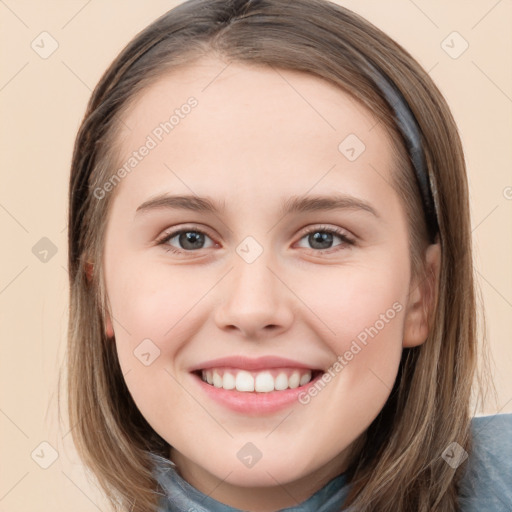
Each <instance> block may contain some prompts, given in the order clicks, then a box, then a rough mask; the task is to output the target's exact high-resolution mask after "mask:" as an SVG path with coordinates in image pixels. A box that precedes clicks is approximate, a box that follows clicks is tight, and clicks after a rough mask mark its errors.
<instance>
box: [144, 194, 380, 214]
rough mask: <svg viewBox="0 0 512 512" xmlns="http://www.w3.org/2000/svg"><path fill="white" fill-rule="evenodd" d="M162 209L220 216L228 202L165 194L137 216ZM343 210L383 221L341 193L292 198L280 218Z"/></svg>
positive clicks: (372, 210)
mask: <svg viewBox="0 0 512 512" xmlns="http://www.w3.org/2000/svg"><path fill="white" fill-rule="evenodd" d="M161 209H177V210H191V211H202V212H210V213H215V214H218V213H223V212H224V211H225V202H224V201H223V202H222V203H218V202H216V201H215V200H213V199H211V198H209V197H199V196H195V195H183V196H176V195H174V196H173V195H168V194H161V195H158V196H156V197H153V198H151V199H148V200H147V201H145V202H144V203H142V204H141V205H140V206H139V207H138V208H137V210H136V213H139V212H148V211H151V210H161ZM341 209H343V210H361V211H366V212H369V213H371V214H372V215H374V216H375V217H377V218H380V215H379V214H378V212H377V211H376V210H375V208H374V207H373V206H371V205H370V204H369V203H367V202H365V201H363V200H362V199H359V198H357V197H354V196H351V195H340V194H337V195H329V196H323V195H317V196H291V197H290V198H288V199H287V200H286V201H285V202H284V203H283V205H282V207H281V209H280V211H279V213H278V215H279V216H284V215H287V214H290V213H304V212H312V211H328V210H341Z"/></svg>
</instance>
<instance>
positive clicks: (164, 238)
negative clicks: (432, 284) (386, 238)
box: [156, 226, 355, 254]
mask: <svg viewBox="0 0 512 512" xmlns="http://www.w3.org/2000/svg"><path fill="white" fill-rule="evenodd" d="M187 232H192V233H200V234H202V235H206V236H207V237H208V238H211V237H210V236H209V235H208V233H205V232H204V231H201V230H200V229H194V228H185V229H179V230H176V231H172V232H171V233H166V234H164V235H163V236H162V237H161V238H159V239H158V240H157V241H156V244H157V245H164V244H166V243H167V242H168V241H169V240H172V239H173V238H174V237H175V236H176V235H179V234H181V233H187ZM317 232H321V233H330V234H333V235H336V236H338V237H339V238H340V239H341V241H342V243H341V244H339V245H337V246H335V247H331V248H330V249H309V250H310V251H313V252H315V253H320V254H325V253H328V254H329V253H331V252H337V251H339V250H343V249H346V248H347V247H350V246H353V245H355V241H354V240H352V239H351V238H350V237H348V236H347V235H346V234H345V233H344V232H343V231H341V230H340V229H338V228H330V227H327V226H315V227H312V228H308V229H307V230H306V231H305V232H303V233H302V236H301V237H300V238H299V241H300V240H302V239H303V238H304V237H306V236H308V235H309V234H311V233H317ZM165 250H166V251H167V252H172V253H175V254H183V253H192V252H198V251H200V250H201V249H198V250H184V249H181V250H180V249H176V248H175V247H173V246H172V245H169V246H168V247H167V248H166V249H165Z"/></svg>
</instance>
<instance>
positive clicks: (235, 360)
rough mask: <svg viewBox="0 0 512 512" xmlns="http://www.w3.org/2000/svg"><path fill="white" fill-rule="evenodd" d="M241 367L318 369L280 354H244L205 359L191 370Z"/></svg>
mask: <svg viewBox="0 0 512 512" xmlns="http://www.w3.org/2000/svg"><path fill="white" fill-rule="evenodd" d="M221 367H230V368H239V369H241V370H255V371H256V370H268V369H271V368H305V369H308V370H316V369H318V368H315V367H314V366H311V365H310V364H305V363H301V362H299V361H294V360H293V359H286V358H283V357H278V356H262V357H258V358H255V359H253V358H249V357H244V356H228V357H220V358H218V359H212V360H210V361H204V362H203V363H199V364H197V365H195V366H193V367H192V368H190V371H191V372H195V371H197V370H206V369H208V368H221Z"/></svg>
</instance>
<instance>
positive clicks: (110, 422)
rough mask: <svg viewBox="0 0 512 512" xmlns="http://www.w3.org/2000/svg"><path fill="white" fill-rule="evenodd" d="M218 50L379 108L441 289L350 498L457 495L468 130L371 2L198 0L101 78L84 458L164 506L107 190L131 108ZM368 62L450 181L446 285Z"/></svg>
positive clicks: (78, 267)
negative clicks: (121, 320)
mask: <svg viewBox="0 0 512 512" xmlns="http://www.w3.org/2000/svg"><path fill="white" fill-rule="evenodd" d="M206 56H215V57H217V58H219V59H223V60H224V61H225V62H229V63H231V62H236V63H241V64H244V65H247V66H264V65H268V66H271V67H273V68H275V69H283V70H297V71H302V72H305V73H309V74H310V75H314V76H316V77H319V78H322V79H324V80H327V81H328V82H330V83H332V84H335V85H336V86H337V87H339V88H340V90H342V91H344V92H345V93H347V94H349V95H350V96H351V97H352V98H353V99H354V100H356V101H357V102H359V104H361V105H363V106H364V107H366V108H367V109H368V110H369V111H371V112H372V113H373V114H374V116H375V117H376V119H377V120H378V121H379V122H380V123H382V126H383V127H384V129H385V131H386V133H387V134H388V135H389V140H390V143H391V151H392V152H393V156H394V162H395V167H394V169H393V173H392V185H393V187H394V188H395V189H396V191H397V193H398V195H399V197H400V198H401V201H402V205H403V209H404V212H405V215H406V216H407V221H408V232H409V248H410V261H411V276H414V277H418V278H419V280H418V283H419V285H418V286H426V289H427V290H428V293H429V296H430V297H432V298H434V300H433V303H432V304H433V306H432V308H431V309H430V310H429V312H428V314H429V334H428V338H427V340H426V341H425V342H424V343H423V344H421V345H419V346H417V347H414V348H405V349H404V350H403V354H402V358H401V361H400V366H399V370H398V375H397V378H396V382H395V385H394V388H393V390H392V392H391V394H390V396H389V399H388V401H387V402H386V404H385V406H384V407H383V409H382V410H381V411H380V413H379V415H378V416H377V418H376V419H375V420H374V421H373V422H372V424H371V425H370V426H369V427H368V429H367V430H366V432H365V433H364V434H363V435H362V436H361V437H360V438H359V439H358V440H357V441H356V442H355V443H354V445H353V452H352V457H351V459H350V461H349V462H350V464H349V469H348V471H347V474H348V475H349V478H350V482H351V488H350V493H349V496H348V497H347V500H346V502H345V503H344V504H343V505H344V507H346V506H348V505H352V506H354V509H355V510H361V511H379V512H391V511H393V512H407V511H410V510H416V511H419V512H427V511H428V512H431V511H433V510H436V511H452V510H457V509H458V507H457V491H458V483H459V480H460V477H461V470H462V469H463V468H464V466H461V467H460V468H458V469H457V470H454V469H452V468H451V467H450V466H449V465H448V464H446V463H445V462H444V460H443V459H442V458H441V454H442V452H443V451H444V450H445V448H446V447H447V446H448V444H449V443H450V442H452V441H454V440H456V441H457V442H458V443H459V444H460V445H461V446H463V447H464V448H465V449H466V451H470V450H471V431H470V422H471V416H472V414H471V400H472V392H473V381H474V376H475V371H476V360H477V358H476V356H477V327H478V325H477V307H476V291H475V290H476V288H475V282H474V275H473V264H472V239H471V226H470V216H469V199H468V185H467V176H466V169H465V163H464V155H463V149H462V145H461V141H460V138H459V135H458V131H457V127H456V125H455V122H454V119H453V117H452V115H451V113H450V110H449V108H448V106H447V104H446V101H445V100H444V98H443V96H442V94H441V93H440V91H439V90H438V88H437V87H436V85H435V84H434V83H433V81H432V80H431V78H430V77H429V75H428V74H427V72H425V70H424V69H423V68H422V67H421V66H420V65H419V64H418V63H417V62H416V61H415V60H414V58H413V57H412V56H411V55H410V54H409V53H408V52H407V51H406V50H405V49H404V48H402V47H401V46H400V45H399V44H398V43H396V42H395V41H393V40H392V39H391V38H390V37H388V36H387V35H386V34H384V33H383V32H382V31H380V30H379V29H378V28H376V27H375V26H373V25H372V24H371V23H369V22H368V21H366V20H365V19H363V18H362V17H360V16H358V15H357V14H355V13H353V12H351V11H349V10H348V9H346V8H343V7H341V6H339V5H337V4H334V3H330V2H328V1H326V0H294V1H293V2H289V1H285V0H253V1H250V0H230V1H226V0H189V1H186V2H184V3H182V4H180V5H178V6H177V7H175V8H174V9H172V10H170V11H168V12H167V13H165V14H164V15H163V16H161V17H159V18H158V19H157V20H156V21H154V22H153V23H152V24H151V25H149V26H148V27H146V28H145V29H144V30H142V31H141V32H140V33H139V34H137V35H136V36H135V37H134V38H133V39H132V40H131V42H129V43H128V45H127V46H126V47H125V48H124V49H123V50H122V51H121V53H120V54H119V55H118V56H117V57H116V58H115V60H114V61H113V62H112V63H111V65H110V66H109V68H108V69H107V70H106V71H105V73H104V74H103V76H102V77H101V79H100V81H99V83H98V84H97V86H96V88H95V90H94V91H93V93H92V96H91V98H90V100H89V103H88V106H87V109H86V112H85V115H84V119H83V121H82V123H81V126H80V128H79V131H78V134H77V137H76V141H75V145H74V152H73V157H72V163H71V175H70V184H69V219H68V230H69V231H68V242H69V255H68V256H69V265H68V270H69V280H70V301H69V308H70V309H69V326H68V348H67V371H68V376H67V391H68V403H67V405H68V411H69V412H68V414H69V421H70V425H73V429H72V435H73V441H74V444H75V446H76V448H77V450H78V453H79V455H80V457H81V458H82V460H83V462H84V464H85V466H86V468H87V469H89V470H91V471H92V472H93V473H94V475H95V477H96V478H97V479H98V481H99V482H100V484H101V487H102V489H103V491H104V492H105V494H106V496H107V497H108V499H109V502H110V503H111V505H112V507H114V508H115V510H133V511H135V512H147V511H154V510H156V509H157V500H158V498H159V493H158V484H157V481H156V480H155V477H154V474H153V472H152V468H153V461H152V459H151V457H150V455H149V454H151V453H153V454H157V455H160V456H163V457H168V456H169V449H170V445H169V443H167V441H166V440H165V439H163V438H162V437H160V436H159V435H158V434H157V433H156V432H155V431H154V430H153V429H152V427H151V426H150V425H149V424H148V422H147V421H146V420H145V418H144V417H143V416H142V414H141V413H140V411H139V410H138V408H137V406H136V405H135V403H134V401H133V399H132V397H131V395H130V393H129V391H128V388H127V387H126V384H125V381H124V378H123V374H122V371H121V368H120V365H119V362H118V358H117V353H116V349H115V343H114V342H113V341H112V339H108V338H107V336H106V333H105V315H104V313H105V311H109V305H108V298H107V295H106V293H105V287H104V278H103V269H102V265H101V263H102V254H103V247H104V236H105V231H106V229H105V228H106V225H107V222H108V218H109V215H108V214H109V205H110V203H111V201H112V200H113V198H114V197H115V192H116V191H114V192H112V193H109V194H107V195H106V196H105V197H104V198H103V199H102V200H101V201H100V200H98V199H97V198H96V197H94V194H93V191H94V190H95V188H96V187H98V186H101V185H102V184H104V183H105V182H106V181H107V180H108V178H109V176H111V175H112V171H113V169H115V168H116V166H117V165H119V158H120V154H119V140H118V135H119V130H120V129H121V128H122V125H123V121H122V115H123V113H126V112H127V110H128V108H129V107H130V105H132V104H133V102H134V101H135V100H136V99H137V98H138V97H139V96H140V95H141V94H143V93H144V90H145V89H146V88H147V87H148V86H150V85H151V84H154V83H155V82H156V81H157V80H159V79H160V78H161V77H162V76H163V75H164V74H166V73H171V72H173V71H175V70H177V69H178V68H179V67H180V66H192V65H193V63H194V62H195V61H196V60H197V59H200V58H203V57H206ZM366 62H371V63H372V64H373V65H374V66H375V67H376V68H378V69H379V70H380V71H381V72H382V73H383V74H384V75H386V76H387V77H389V79H390V80H391V81H392V82H393V83H394V84H395V85H396V87H397V89H398V90H399V91H400V92H401V94H402V95H403V97H404V98H405V100H406V102H407V103H408V105H409V107H410V109H411V111H412V113H413V114H414V116H415V118H416V120H417V123H418V126H419V131H420V134H421V139H422V146H423V150H424V154H425V159H426V164H427V168H428V173H429V175H430V178H431V180H433V181H434V182H435V184H436V190H437V192H436V194H437V197H436V200H437V203H438V212H437V215H438V219H437V220H438V225H439V232H438V243H439V244H440V245H441V250H442V251H441V252H442V257H441V265H440V270H439V284H438V285H437V284H436V281H435V279H434V277H433V274H432V273H429V272H427V270H426V265H425V259H424V255H425V249H426V247H427V246H428V244H429V241H428V234H427V227H426V221H425V215H424V211H423V208H422V200H421V195H420V193H419V189H418V184H417V182H416V178H415V175H414V172H413V169H412V167H411V159H410V157H409V154H408V152H407V150H406V147H405V145H404V139H403V137H402V136H401V134H400V132H399V130H398V129H397V124H396V121H395V119H394V116H393V113H392V110H391V108H390V105H389V104H388V103H387V102H386V100H385V98H384V96H383V94H382V92H381V91H380V90H379V88H378V87H377V86H376V85H375V83H374V82H373V81H372V80H371V79H370V78H369V76H368V75H367V73H366V72H363V70H364V69H366V64H365V63H366ZM91 262H92V263H93V264H94V272H93V274H92V276H90V279H88V276H87V272H88V271H87V265H88V263H91ZM483 338H485V336H484V337H483ZM341 509H342V504H340V510H341Z"/></svg>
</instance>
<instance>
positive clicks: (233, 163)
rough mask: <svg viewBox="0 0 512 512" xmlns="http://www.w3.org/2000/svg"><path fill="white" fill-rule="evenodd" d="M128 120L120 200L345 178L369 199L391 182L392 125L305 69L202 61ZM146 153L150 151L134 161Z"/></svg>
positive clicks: (300, 190) (301, 189)
mask: <svg viewBox="0 0 512 512" xmlns="http://www.w3.org/2000/svg"><path fill="white" fill-rule="evenodd" d="M122 118H123V122H124V124H125V125H126V127H123V128H122V130H121V134H120V136H119V140H118V142H119V143H120V160H119V162H118V164H119V167H121V166H123V165H124V166H125V168H126V169H127V170H128V171H129V172H128V173H126V174H128V176H127V177H126V178H124V179H123V180H122V182H121V183H120V185H118V186H117V188H118V190H116V193H118V194H119V193H120V191H121V190H122V189H126V191H127V193H129V194H130V195H132V196H133V197H135V196H136V197H138V198H141V197H146V196H147V195H148V194H155V193H161V192H165V191H168V190H169V189H170V188H173V187H174V188H175V187H176V186H177V187H180V188H181V189H182V191H187V192H188V193H197V194H201V193H206V194H208V195H213V196H215V195H216V193H218V194H219V196H220V197H224V196H226V195H227V194H229V192H230V191H231V192H234V193H236V192H237V191H241V190H245V191H246V192H247V193H249V191H252V192H253V193H254V194H257V193H258V192H259V194H260V196H261V197H264V196H266V195H267V194H269V193H275V191H276V190H282V191H289V192H290V194H292V193H296V194H304V193H306V192H307V189H308V188H311V187H314V186H315V183H319V186H320V187H326V188H330V187H338V186H339V185H340V183H341V182H340V180H342V182H343V183H344V184H345V185H346V186H347V187H348V188H351V190H350V191H351V192H354V193H358V192H359V193H360V192H361V190H358V188H359V189H360V188H361V187H362V186H364V183H365V182H366V183H367V184H370V183H371V182H374V184H375V182H376V181H377V182H380V183H379V184H380V185H382V179H384V180H386V179H388V181H390V180H389V173H390V169H391V166H392V148H391V141H390V138H389V135H388V133H387V132H386V131H385V129H384V127H383V125H382V123H379V122H378V120H377V119H376V118H375V116H374V115H373V114H372V113H371V112H370V111H369V110H368V109H367V108H365V107H364V106H362V105H361V104H360V103H359V102H357V101H355V100H354V99H353V98H352V97H351V96H349V95H348V94H347V93H345V92H344V91H343V90H342V89H341V88H339V87H337V86H336V85H334V84H331V83H329V82H328V81H326V80H324V79H321V78H319V77H316V76H314V75H311V74H308V73H304V72H300V71H296V70H283V69H279V68H275V67H272V66H267V65H264V64H259V65H246V64H240V63H229V64H228V63H226V62H224V61H220V60H217V59H214V58H203V59H199V60H198V61H195V62H194V63H193V64H191V65H189V66H185V67H180V68H179V69H175V70H173V71H172V72H168V73H166V74H165V75H163V76H162V77H161V78H159V79H158V80H157V81H156V82H155V83H154V84H152V85H151V86H149V87H147V88H145V89H144V90H143V91H141V93H139V94H138V95H137V97H136V99H135V101H133V102H132V103H131V105H130V107H129V108H128V109H127V110H126V111H125V112H124V114H123V117H122ZM143 146H146V147H148V148H150V149H149V150H144V151H143V152H144V156H142V157H141V156H140V154H138V155H136V156H134V152H135V153H140V152H139V151H138V150H139V149H141V148H142V147H143ZM134 158H136V159H137V160H136V161H135V160H134ZM130 159H131V164H132V165H126V164H127V163H128V162H129V160H130ZM333 168H334V172H330V169H333ZM320 182H321V183H320ZM187 188H188V190H186V189H187ZM305 188H306V189H305ZM315 191H316V192H319V191H320V190H315Z"/></svg>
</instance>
